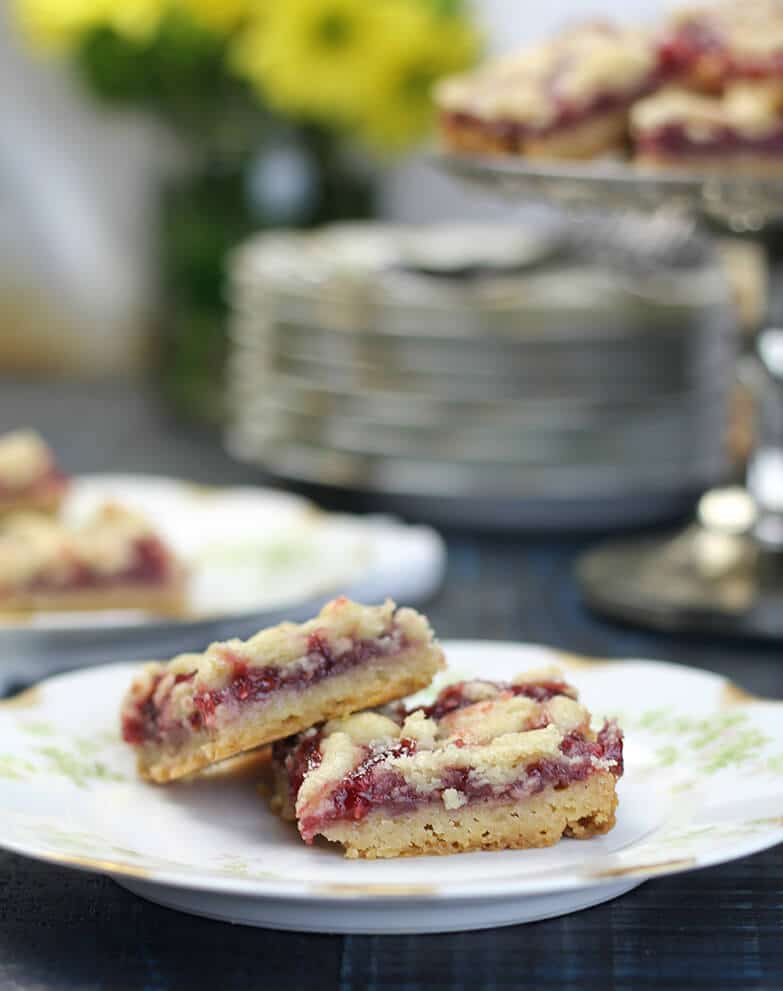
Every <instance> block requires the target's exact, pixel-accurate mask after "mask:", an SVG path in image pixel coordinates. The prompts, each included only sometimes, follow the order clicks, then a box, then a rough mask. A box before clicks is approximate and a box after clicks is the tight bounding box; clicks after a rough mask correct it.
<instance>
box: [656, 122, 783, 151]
mask: <svg viewBox="0 0 783 991" xmlns="http://www.w3.org/2000/svg"><path fill="white" fill-rule="evenodd" d="M637 147H638V149H639V150H640V151H641V152H642V153H643V154H647V155H651V156H653V157H654V156H660V155H663V156H672V157H677V158H680V157H683V158H687V157H688V156H689V155H715V156H724V155H741V154H748V153H749V154H753V155H771V156H779V155H781V154H783V120H782V121H781V125H780V128H779V130H777V131H774V132H772V133H770V134H767V135H765V136H764V137H760V138H754V137H749V136H747V135H744V134H740V133H739V132H737V131H735V130H733V129H732V128H730V127H722V128H711V129H710V135H709V137H708V138H707V139H706V140H704V141H701V140H700V141H694V140H693V138H691V137H690V135H689V134H688V128H687V125H685V124H680V123H676V124H666V125H664V126H663V127H658V128H655V129H654V130H650V131H647V132H645V133H642V134H640V135H638V137H637Z"/></svg>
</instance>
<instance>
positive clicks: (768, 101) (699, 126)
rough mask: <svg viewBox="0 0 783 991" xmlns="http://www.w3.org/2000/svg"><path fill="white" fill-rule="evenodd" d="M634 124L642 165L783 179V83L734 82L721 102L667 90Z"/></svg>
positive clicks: (642, 108) (640, 107)
mask: <svg viewBox="0 0 783 991" xmlns="http://www.w3.org/2000/svg"><path fill="white" fill-rule="evenodd" d="M631 122H632V130H633V134H634V138H635V143H636V161H637V163H638V164H640V165H642V166H645V167H648V168H653V169H661V168H666V169H691V170H695V171H701V172H707V173H709V172H711V171H722V172H723V171H726V170H727V169H730V170H731V171H732V172H733V173H735V174H738V173H742V174H748V175H758V176H780V175H783V80H779V81H776V82H766V83H761V82H756V83H747V82H742V83H739V82H738V83H733V84H732V85H731V86H728V87H727V89H726V91H725V92H724V93H723V94H722V95H721V96H719V97H713V96H705V95H703V94H701V93H693V92H690V91H688V90H684V89H679V88H676V89H675V88H672V89H666V90H663V91H662V92H661V93H658V94H656V95H655V96H651V97H648V98H647V99H646V100H642V101H641V102H639V103H638V104H637V105H636V106H635V107H634V108H633V111H632V113H631Z"/></svg>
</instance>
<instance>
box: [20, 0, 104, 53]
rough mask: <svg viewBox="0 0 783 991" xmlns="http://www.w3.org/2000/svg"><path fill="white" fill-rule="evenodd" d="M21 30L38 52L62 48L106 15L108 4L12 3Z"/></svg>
mask: <svg viewBox="0 0 783 991" xmlns="http://www.w3.org/2000/svg"><path fill="white" fill-rule="evenodd" d="M14 6H15V11H14V12H15V14H16V19H17V21H18V22H19V24H20V26H21V28H22V30H23V31H24V32H25V34H26V35H27V36H28V37H29V38H30V40H31V41H32V43H33V44H34V45H39V46H40V47H41V48H66V47H68V46H69V45H71V44H73V43H74V42H75V41H77V40H78V38H79V36H80V35H82V34H83V33H84V32H85V31H87V30H89V29H90V28H92V27H94V26H95V25H96V24H100V23H101V22H102V21H104V20H105V19H106V17H107V15H108V12H109V9H110V7H111V4H110V3H109V2H108V0H15V4H14Z"/></svg>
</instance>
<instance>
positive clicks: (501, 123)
mask: <svg viewBox="0 0 783 991" xmlns="http://www.w3.org/2000/svg"><path fill="white" fill-rule="evenodd" d="M667 76H668V70H667V69H666V67H665V66H663V65H661V67H660V68H659V69H657V70H656V71H655V72H653V73H652V74H651V75H650V76H649V77H648V78H647V79H645V80H644V82H643V83H641V84H639V85H638V86H635V87H633V88H632V89H630V90H626V91H624V92H617V91H609V90H607V91H604V92H601V93H596V94H595V95H594V96H593V97H591V98H590V99H589V100H587V101H586V102H584V103H574V102H573V101H572V100H567V99H564V98H562V97H560V96H558V95H557V81H556V80H553V81H552V82H551V85H550V88H549V96H550V99H551V100H552V102H553V104H554V107H555V112H554V114H553V118H552V121H551V123H549V124H547V125H546V126H545V127H541V126H540V125H531V124H526V123H525V122H524V121H518V120H513V119H511V118H499V119H496V120H484V119H483V118H481V117H478V116H476V115H474V114H471V113H468V112H466V111H460V110H457V111H445V112H444V113H443V122H444V125H445V126H446V128H448V127H449V126H453V127H456V128H460V127H469V128H477V129H479V130H480V131H483V132H484V133H486V134H487V135H489V136H490V137H491V138H492V140H493V141H494V142H495V143H496V144H498V145H499V146H500V147H502V148H504V149H505V150H507V151H510V152H513V151H516V150H517V148H518V147H519V145H520V143H521V142H524V141H525V140H527V139H530V138H546V137H550V136H552V135H554V134H557V132H558V131H561V130H566V129H568V128H570V127H574V126H575V125H577V124H582V123H585V122H587V121H589V120H590V119H591V118H593V117H599V116H601V115H602V114H606V113H611V112H612V111H615V110H624V109H625V108H627V107H629V106H630V105H631V104H632V103H635V102H636V101H637V100H639V99H641V98H642V97H644V96H647V94H648V93H651V92H652V91H653V90H654V89H656V88H657V87H658V86H659V85H660V83H661V82H662V81H664V79H665V78H667Z"/></svg>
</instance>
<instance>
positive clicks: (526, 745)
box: [275, 670, 622, 839]
mask: <svg viewBox="0 0 783 991" xmlns="http://www.w3.org/2000/svg"><path fill="white" fill-rule="evenodd" d="M529 679H532V680H529ZM544 685H546V686H549V688H548V689H547V692H546V693H545V694H544V697H541V698H536V697H530V695H528V694H526V692H528V691H531V692H535V691H536V689H538V690H539V694H540V689H541V687H542V686H544ZM554 686H558V687H559V688H562V691H559V690H556V689H555V687H554ZM490 690H491V692H492V694H491V695H490V694H489V693H490ZM575 694H576V693H575V691H574V689H573V688H572V687H571V686H569V685H567V684H566V683H565V682H563V681H562V676H561V675H560V672H558V671H556V670H549V671H545V672H531V674H530V676H529V677H528V676H527V675H521V676H519V677H517V678H515V679H514V681H513V683H508V684H503V683H492V682H486V681H475V682H462V683H459V684H458V685H456V686H455V685H450V686H447V687H446V688H445V689H443V691H442V692H441V693H440V696H439V697H438V699H436V701H435V702H434V703H433V704H432V705H431V706H420V707H418V708H415V709H413V710H412V711H410V712H408V713H405V712H404V711H403V712H399V711H397V712H395V713H394V715H396V716H397V717H398V718H393V717H390V716H387V715H382V714H380V713H371V712H370V713H361V714H359V715H354V716H351V717H349V718H348V719H345V720H333V721H331V722H329V723H326V724H325V725H323V726H322V727H320V728H313V729H311V730H308V731H307V732H306V733H303V734H300V736H298V737H293V738H291V739H289V740H288V741H287V742H285V743H281V744H280V745H276V748H275V760H276V762H277V763H278V766H279V767H281V768H284V769H285V772H286V774H287V778H288V782H289V790H290V799H291V802H292V804H293V805H295V808H296V814H297V818H298V820H299V823H300V830H301V831H302V835H303V836H304V838H305V839H312V837H313V836H314V835H315V834H316V833H317V832H318V830H319V826H320V825H321V824H322V823H324V822H325V821H332V820H334V819H340V818H348V819H358V818H362V817H363V816H364V815H366V814H367V813H368V811H370V809H371V808H373V807H378V808H384V809H387V808H388V809H390V810H392V812H393V810H394V809H404V808H410V807H413V806H415V805H417V804H421V803H423V802H431V801H438V802H440V803H441V804H442V805H443V807H444V808H445V809H448V810H453V809H458V808H461V807H462V806H463V805H466V804H468V803H469V802H470V801H473V800H484V799H487V798H493V797H494V798H502V797H503V796H508V795H514V796H516V797H517V798H522V797H524V796H525V795H528V794H535V793H537V792H538V791H539V790H541V788H543V787H545V786H546V784H547V783H555V784H557V783H559V784H561V785H563V784H567V783H569V782H570V781H573V780H583V779H584V778H585V777H587V776H589V775H590V774H592V773H596V772H599V771H603V772H608V773H610V774H612V775H614V776H619V775H620V774H621V773H622V735H621V734H620V732H619V730H618V729H617V728H616V726H615V725H614V724H612V723H607V724H606V725H605V726H604V728H603V729H602V730H601V732H600V733H599V734H598V735H597V736H596V735H595V734H593V733H592V732H591V731H590V728H589V720H590V716H589V713H588V712H587V710H586V709H585V708H584V707H583V706H581V705H580V704H579V703H578V701H576V699H575V698H574V697H573V696H574V695H575ZM457 696H459V697H460V698H461V700H462V702H464V704H455V698H456V697H457ZM474 697H478V701H473V700H472V699H473V698H474ZM444 707H445V713H443V710H444ZM432 713H435V714H436V715H434V716H433V715H432Z"/></svg>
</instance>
